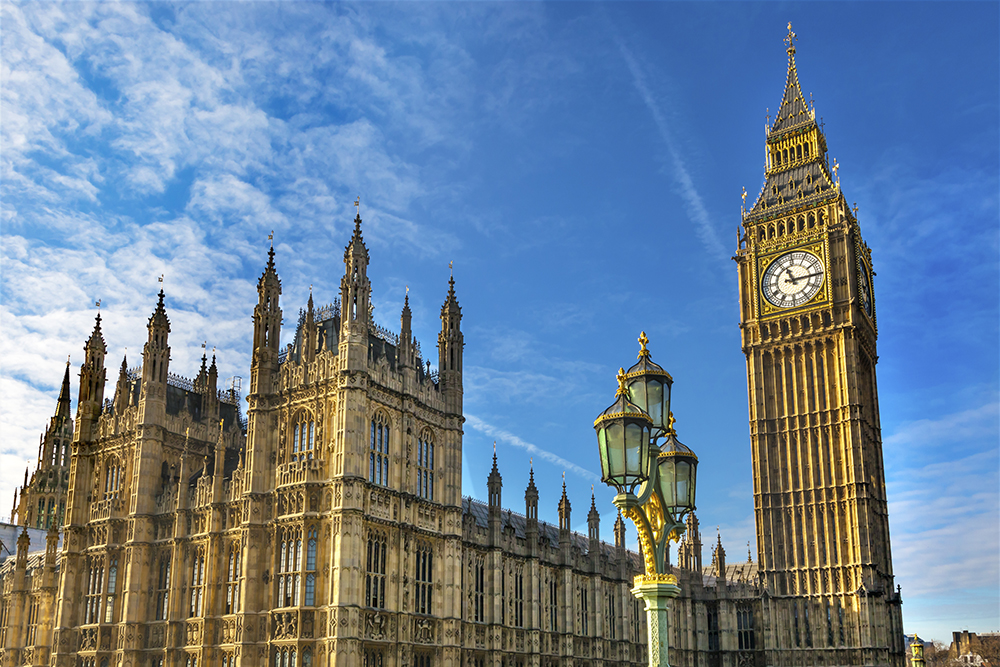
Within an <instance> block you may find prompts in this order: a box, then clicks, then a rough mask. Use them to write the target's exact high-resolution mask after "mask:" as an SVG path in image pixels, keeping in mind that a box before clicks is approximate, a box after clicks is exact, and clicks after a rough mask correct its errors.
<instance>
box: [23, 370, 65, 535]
mask: <svg viewBox="0 0 1000 667" xmlns="http://www.w3.org/2000/svg"><path fill="white" fill-rule="evenodd" d="M69 392H70V388H69V361H67V362H66V373H65V374H64V375H63V381H62V389H61V390H60V392H59V400H58V401H57V402H56V411H55V414H54V415H52V418H51V419H50V420H49V425H48V426H47V427H46V429H45V433H43V434H42V436H41V438H40V439H39V442H38V462H37V465H36V466H35V472H33V473H32V474H31V478H30V479H29V477H28V470H27V468H25V470H24V485H23V486H22V487H21V495H20V499H18V497H17V491H15V492H14V495H15V497H14V508H13V511H12V512H11V517H10V522H11V523H13V524H20V525H23V526H30V527H32V528H40V529H42V530H48V529H49V528H52V527H56V528H58V527H60V526H62V523H63V516H64V515H65V514H66V491H67V489H68V487H69V459H70V453H71V452H70V445H71V444H72V442H73V417H72V415H71V414H70V393H69Z"/></svg>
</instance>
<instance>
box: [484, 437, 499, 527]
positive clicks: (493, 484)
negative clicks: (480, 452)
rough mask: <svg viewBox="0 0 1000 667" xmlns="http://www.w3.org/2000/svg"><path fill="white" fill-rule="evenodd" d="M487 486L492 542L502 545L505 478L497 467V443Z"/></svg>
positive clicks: (494, 446) (494, 444) (494, 445)
mask: <svg viewBox="0 0 1000 667" xmlns="http://www.w3.org/2000/svg"><path fill="white" fill-rule="evenodd" d="M486 488H487V489H488V493H489V527H490V543H491V544H493V545H497V546H499V545H500V524H501V522H500V513H501V511H502V508H503V505H502V503H501V500H500V497H501V494H500V492H501V489H503V478H502V477H501V476H500V471H499V470H498V469H497V445H496V443H495V442H494V443H493V469H492V470H490V476H489V477H488V478H487V479H486Z"/></svg>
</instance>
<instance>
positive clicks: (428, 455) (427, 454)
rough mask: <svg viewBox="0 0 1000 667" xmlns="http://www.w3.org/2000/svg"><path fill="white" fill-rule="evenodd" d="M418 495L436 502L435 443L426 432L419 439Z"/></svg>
mask: <svg viewBox="0 0 1000 667" xmlns="http://www.w3.org/2000/svg"><path fill="white" fill-rule="evenodd" d="M417 495H418V496H420V497H421V498H424V499H426V500H434V441H433V440H432V439H431V434H430V433H429V432H426V431H425V432H424V433H423V434H421V436H420V437H419V438H418V439H417Z"/></svg>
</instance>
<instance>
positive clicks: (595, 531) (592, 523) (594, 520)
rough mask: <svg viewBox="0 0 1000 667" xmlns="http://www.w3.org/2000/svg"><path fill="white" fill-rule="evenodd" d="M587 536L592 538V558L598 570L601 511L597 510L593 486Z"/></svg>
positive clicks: (588, 513)
mask: <svg viewBox="0 0 1000 667" xmlns="http://www.w3.org/2000/svg"><path fill="white" fill-rule="evenodd" d="M587 536H588V537H589V538H590V559H591V562H592V563H593V565H594V568H595V571H597V570H596V568H597V562H598V558H599V557H600V555H601V513H600V512H598V511H597V498H596V497H595V496H594V488H593V487H591V489H590V511H589V512H587Z"/></svg>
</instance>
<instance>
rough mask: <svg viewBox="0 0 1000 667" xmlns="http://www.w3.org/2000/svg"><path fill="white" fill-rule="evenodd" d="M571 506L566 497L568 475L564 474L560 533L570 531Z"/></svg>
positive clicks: (560, 506)
mask: <svg viewBox="0 0 1000 667" xmlns="http://www.w3.org/2000/svg"><path fill="white" fill-rule="evenodd" d="M571 509H572V507H571V506H570V502H569V498H568V497H567V496H566V473H563V485H562V497H561V498H560V499H559V532H560V533H562V532H564V531H565V532H567V533H568V532H569V530H570V518H569V517H570V510H571Z"/></svg>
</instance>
